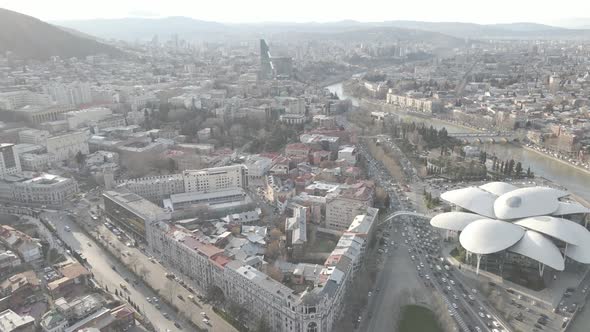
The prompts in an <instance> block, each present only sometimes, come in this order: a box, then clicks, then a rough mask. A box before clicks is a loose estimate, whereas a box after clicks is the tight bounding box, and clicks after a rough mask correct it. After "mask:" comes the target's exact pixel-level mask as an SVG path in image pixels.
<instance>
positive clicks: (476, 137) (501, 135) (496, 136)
mask: <svg viewBox="0 0 590 332" xmlns="http://www.w3.org/2000/svg"><path fill="white" fill-rule="evenodd" d="M448 135H449V137H454V138H456V139H459V140H462V141H463V142H465V143H497V142H503V143H507V142H512V141H516V140H520V139H521V137H520V136H519V135H518V134H517V133H516V132H512V131H495V132H489V133H449V134H448Z"/></svg>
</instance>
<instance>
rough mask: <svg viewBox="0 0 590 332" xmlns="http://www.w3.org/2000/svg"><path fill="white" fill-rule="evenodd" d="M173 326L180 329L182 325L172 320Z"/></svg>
mask: <svg viewBox="0 0 590 332" xmlns="http://www.w3.org/2000/svg"><path fill="white" fill-rule="evenodd" d="M174 326H176V327H177V328H179V329H181V330H182V326H181V325H180V323H178V322H174Z"/></svg>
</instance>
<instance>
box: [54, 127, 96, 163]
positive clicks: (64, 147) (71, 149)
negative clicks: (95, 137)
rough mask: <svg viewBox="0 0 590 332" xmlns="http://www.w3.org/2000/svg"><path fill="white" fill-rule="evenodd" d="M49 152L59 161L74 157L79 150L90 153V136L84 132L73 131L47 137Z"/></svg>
mask: <svg viewBox="0 0 590 332" xmlns="http://www.w3.org/2000/svg"><path fill="white" fill-rule="evenodd" d="M47 152H48V153H51V154H53V155H54V156H55V159H56V160H57V161H64V160H68V159H71V158H74V157H75V156H76V154H77V153H78V152H81V153H82V154H84V155H86V154H88V153H89V149H88V136H87V135H86V133H84V132H73V133H68V134H64V135H60V136H54V137H50V138H48V139H47Z"/></svg>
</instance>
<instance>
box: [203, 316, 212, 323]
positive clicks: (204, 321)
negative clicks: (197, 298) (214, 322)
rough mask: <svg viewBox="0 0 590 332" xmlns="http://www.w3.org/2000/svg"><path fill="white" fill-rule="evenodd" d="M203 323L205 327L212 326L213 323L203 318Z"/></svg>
mask: <svg viewBox="0 0 590 332" xmlns="http://www.w3.org/2000/svg"><path fill="white" fill-rule="evenodd" d="M203 323H204V324H205V325H210V324H211V322H209V320H208V319H207V318H203Z"/></svg>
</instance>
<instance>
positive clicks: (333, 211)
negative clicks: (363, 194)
mask: <svg viewBox="0 0 590 332" xmlns="http://www.w3.org/2000/svg"><path fill="white" fill-rule="evenodd" d="M371 205H373V201H372V199H370V200H369V199H357V198H353V197H347V196H343V195H338V194H336V195H328V196H326V220H325V226H326V228H328V229H333V230H337V231H346V230H347V229H348V228H349V227H350V224H351V223H352V221H353V220H354V217H355V216H357V215H359V214H361V213H363V212H364V211H366V210H367V208H369V207H371Z"/></svg>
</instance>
